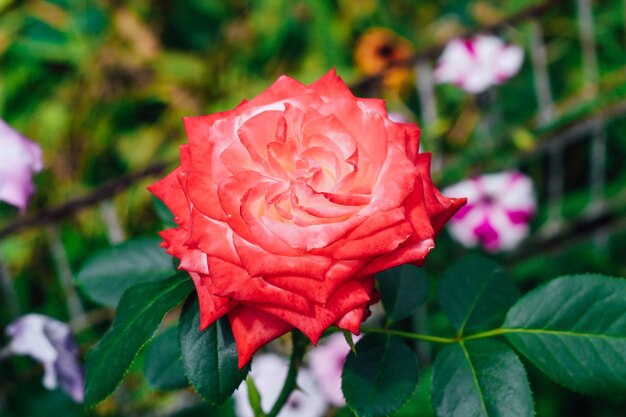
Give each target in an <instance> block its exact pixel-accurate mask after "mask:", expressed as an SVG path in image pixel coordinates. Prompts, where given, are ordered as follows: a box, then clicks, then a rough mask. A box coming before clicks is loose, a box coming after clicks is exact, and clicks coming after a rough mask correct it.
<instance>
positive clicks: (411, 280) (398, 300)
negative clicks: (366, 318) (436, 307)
mask: <svg viewBox="0 0 626 417" xmlns="http://www.w3.org/2000/svg"><path fill="white" fill-rule="evenodd" d="M376 281H377V282H378V289H379V291H380V296H381V301H382V302H383V306H384V307H385V313H386V314H387V319H388V320H390V321H391V322H395V321H398V320H401V319H403V318H406V317H409V316H410V315H411V314H413V313H415V311H416V310H417V308H418V307H419V306H420V305H421V304H423V303H424V301H426V297H428V275H427V274H426V272H424V270H423V269H420V268H418V267H416V266H413V265H401V266H398V267H395V268H392V269H388V270H386V271H383V272H380V273H378V274H377V275H376Z"/></svg>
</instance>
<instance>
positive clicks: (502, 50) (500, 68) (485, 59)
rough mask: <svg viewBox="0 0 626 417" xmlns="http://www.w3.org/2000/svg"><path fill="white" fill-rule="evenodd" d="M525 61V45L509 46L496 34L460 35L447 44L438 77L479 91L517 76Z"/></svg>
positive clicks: (435, 75) (470, 91)
mask: <svg viewBox="0 0 626 417" xmlns="http://www.w3.org/2000/svg"><path fill="white" fill-rule="evenodd" d="M523 60H524V52H523V50H522V48H520V47H519V46H516V45H505V44H504V43H503V42H502V41H501V40H500V39H498V38H497V37H495V36H485V35H477V36H475V37H474V38H472V39H460V38H457V39H453V40H451V41H450V42H449V43H448V44H447V45H446V47H445V49H444V51H443V54H442V55H441V57H440V58H439V62H438V63H437V67H436V68H435V72H434V77H435V80H436V81H437V82H439V83H453V84H455V85H457V86H459V87H460V88H462V89H463V90H465V91H467V92H469V93H473V94H476V93H481V92H483V91H485V90H487V89H488V88H489V87H491V86H493V85H497V84H502V83H503V82H504V81H506V80H508V79H509V78H511V77H512V76H514V75H515V74H516V73H517V72H518V71H519V69H520V67H521V66H522V62H523Z"/></svg>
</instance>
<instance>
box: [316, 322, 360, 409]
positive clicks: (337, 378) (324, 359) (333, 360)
mask: <svg viewBox="0 0 626 417" xmlns="http://www.w3.org/2000/svg"><path fill="white" fill-rule="evenodd" d="M348 353H350V346H349V345H348V343H347V342H346V340H345V338H344V336H343V334H341V333H333V334H331V335H330V336H328V337H327V338H326V339H325V340H324V341H323V342H322V343H320V344H319V345H318V346H316V347H315V348H313V349H312V350H311V351H310V352H309V354H308V360H309V367H310V368H311V373H312V374H313V376H314V377H315V379H316V381H317V383H318V385H319V386H320V387H321V389H322V392H323V393H324V395H325V396H326V399H327V400H328V402H330V403H331V404H333V405H335V406H337V407H343V406H344V405H346V400H345V399H344V398H343V392H342V391H341V374H342V372H343V365H344V363H345V362H346V357H347V356H348Z"/></svg>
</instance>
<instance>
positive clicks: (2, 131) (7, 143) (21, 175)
mask: <svg viewBox="0 0 626 417" xmlns="http://www.w3.org/2000/svg"><path fill="white" fill-rule="evenodd" d="M0 147H2V152H0V201H4V202H6V203H9V204H11V205H13V206H16V207H19V209H20V211H22V212H23V211H24V210H26V206H27V204H28V200H29V198H30V196H31V194H32V193H33V192H34V191H35V185H34V184H33V180H32V176H33V174H34V173H35V172H39V171H41V169H42V168H43V161H42V157H41V148H40V147H39V145H37V144H36V143H33V142H31V141H30V140H28V139H26V138H25V137H24V136H22V135H21V134H20V133H19V132H17V131H16V130H15V129H13V128H12V127H11V126H9V125H8V124H6V123H5V122H4V121H2V120H0Z"/></svg>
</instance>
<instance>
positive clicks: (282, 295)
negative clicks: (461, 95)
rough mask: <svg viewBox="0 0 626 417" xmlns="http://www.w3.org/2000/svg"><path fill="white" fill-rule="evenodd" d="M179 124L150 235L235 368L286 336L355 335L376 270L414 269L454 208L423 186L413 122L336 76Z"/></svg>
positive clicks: (424, 169)
mask: <svg viewBox="0 0 626 417" xmlns="http://www.w3.org/2000/svg"><path fill="white" fill-rule="evenodd" d="M184 123H185V129H186V131H187V136H188V140H189V143H188V144H186V145H183V146H181V165H180V166H179V167H178V168H176V169H175V170H174V172H172V173H171V174H169V175H168V176H167V177H165V178H164V179H162V180H161V181H159V182H158V183H156V184H154V185H152V186H151V187H150V190H151V191H152V192H153V193H154V194H155V195H156V196H157V197H159V198H160V199H161V200H162V201H163V202H164V203H165V204H166V205H167V206H168V207H169V208H170V209H171V211H172V212H173V213H174V216H175V221H176V223H177V224H178V227H176V228H173V229H169V230H165V231H163V232H161V236H162V237H163V239H164V241H165V242H164V246H165V247H166V248H167V251H168V253H170V254H171V255H173V256H175V257H177V258H179V259H180V261H181V262H180V268H181V269H183V270H186V271H188V272H189V274H190V275H191V277H192V278H193V280H194V283H195V285H196V290H197V293H198V297H199V300H200V310H201V325H202V328H206V327H207V326H209V325H211V324H212V323H213V322H214V321H215V320H216V319H217V318H219V317H221V316H223V315H227V316H228V318H229V321H230V324H231V327H232V330H233V334H234V336H235V341H236V344H237V349H238V352H239V363H240V366H243V365H244V364H246V363H247V362H248V361H249V360H250V358H251V357H252V355H253V354H254V352H255V351H256V350H257V349H258V348H259V347H261V346H262V345H264V344H265V343H267V342H269V341H270V340H272V339H274V338H276V337H278V336H280V335H282V334H284V333H286V332H288V331H290V330H292V329H294V328H295V329H299V330H300V331H302V332H303V333H304V334H305V335H307V336H308V337H309V338H310V340H311V341H312V342H313V343H316V342H317V341H318V339H319V338H320V336H321V334H322V332H323V331H324V330H325V329H326V328H328V327H329V326H331V325H336V326H338V327H340V328H342V329H347V330H349V331H351V332H353V333H358V332H359V327H360V324H361V321H362V318H363V315H364V311H365V309H366V307H367V305H368V303H371V302H373V301H375V297H376V296H375V294H374V292H375V290H374V274H375V273H377V272H379V271H381V270H384V269H387V268H391V267H393V266H396V265H399V264H403V263H409V262H410V263H415V264H421V263H422V262H423V261H424V258H425V257H426V255H427V254H428V252H429V251H430V250H431V249H433V247H434V241H433V239H434V238H435V236H436V235H437V233H438V232H439V231H440V230H441V228H442V227H443V225H444V224H445V222H446V221H447V220H448V218H449V217H450V216H451V215H452V214H454V212H456V210H457V209H458V208H459V207H460V206H461V205H462V204H463V203H464V199H449V198H445V197H444V196H442V195H441V194H440V193H439V191H438V190H437V189H436V188H435V186H434V185H433V183H432V182H431V179H430V174H429V170H430V155H429V154H421V153H419V152H418V148H419V134H420V131H419V128H418V127H417V125H415V124H409V123H397V122H393V121H392V120H390V119H389V117H388V114H387V111H386V109H385V104H384V102H383V101H381V100H377V99H363V98H356V97H354V96H353V95H352V93H351V92H350V90H349V89H348V88H347V86H346V85H345V84H344V83H343V81H342V80H341V79H340V78H339V77H338V76H337V75H335V72H334V71H331V72H329V73H328V74H326V75H325V76H324V77H323V78H321V79H320V80H318V81H316V82H314V83H313V84H311V85H304V84H301V83H300V82H298V81H296V80H294V79H292V78H289V77H286V76H283V77H280V78H279V79H278V80H277V81H276V82H275V83H274V84H273V85H272V86H270V87H269V88H268V89H267V90H266V91H264V92H263V93H261V94H260V95H259V96H258V97H256V98H254V99H252V100H251V101H244V102H242V103H241V104H240V105H239V106H237V107H236V108H235V109H233V110H230V111H225V112H221V113H216V114H211V115H207V116H198V117H189V118H185V120H184Z"/></svg>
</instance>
